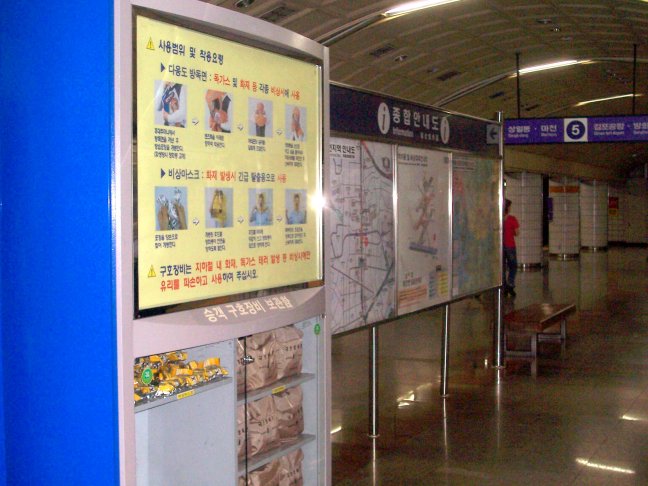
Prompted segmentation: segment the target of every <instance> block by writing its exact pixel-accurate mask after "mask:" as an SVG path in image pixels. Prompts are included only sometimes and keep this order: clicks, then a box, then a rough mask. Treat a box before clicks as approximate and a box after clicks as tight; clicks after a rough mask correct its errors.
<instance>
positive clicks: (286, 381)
mask: <svg viewBox="0 0 648 486" xmlns="http://www.w3.org/2000/svg"><path fill="white" fill-rule="evenodd" d="M314 379H315V375H314V374H312V373H300V374H298V375H293V376H287V377H285V378H282V379H280V380H277V381H275V382H274V383H272V384H271V385H268V386H265V387H263V388H259V389H258V390H252V391H249V392H247V402H248V403H250V402H254V401H256V400H259V399H260V398H263V397H267V396H268V395H275V394H277V393H281V392H282V391H284V390H287V389H288V388H292V387H294V386H297V385H301V384H302V383H306V382H307V381H311V380H314ZM245 401H246V397H245V393H239V394H238V400H237V405H243V404H244V403H245Z"/></svg>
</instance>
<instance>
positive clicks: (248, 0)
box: [234, 0, 254, 8]
mask: <svg viewBox="0 0 648 486" xmlns="http://www.w3.org/2000/svg"><path fill="white" fill-rule="evenodd" d="M253 3H254V0H238V1H237V2H234V6H235V7H236V8H247V7H249V6H250V5H252V4H253Z"/></svg>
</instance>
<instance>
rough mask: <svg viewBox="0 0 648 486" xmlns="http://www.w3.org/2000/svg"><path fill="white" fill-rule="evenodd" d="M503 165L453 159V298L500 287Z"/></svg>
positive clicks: (460, 157) (470, 158)
mask: <svg viewBox="0 0 648 486" xmlns="http://www.w3.org/2000/svg"><path fill="white" fill-rule="evenodd" d="M500 196H501V195H500V162H498V161H495V160H488V159H482V158H478V157H471V156H467V155H456V154H455V155H453V158H452V271H453V277H452V285H453V288H452V296H453V297H460V296H464V295H468V294H472V293H476V292H479V291H483V290H487V289H490V288H493V287H496V286H498V285H500V284H501V280H502V260H501V247H502V232H501V223H500V220H501V216H500V212H499V211H500V204H499V201H500Z"/></svg>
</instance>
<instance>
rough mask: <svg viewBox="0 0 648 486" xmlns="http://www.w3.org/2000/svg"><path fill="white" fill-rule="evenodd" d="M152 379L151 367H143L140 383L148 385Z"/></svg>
mask: <svg viewBox="0 0 648 486" xmlns="http://www.w3.org/2000/svg"><path fill="white" fill-rule="evenodd" d="M152 381H153V370H151V368H144V371H142V383H144V384H145V385H150V384H151V382H152Z"/></svg>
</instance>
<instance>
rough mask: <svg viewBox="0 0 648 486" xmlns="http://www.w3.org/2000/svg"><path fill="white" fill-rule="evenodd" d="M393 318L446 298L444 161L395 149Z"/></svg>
mask: <svg viewBox="0 0 648 486" xmlns="http://www.w3.org/2000/svg"><path fill="white" fill-rule="evenodd" d="M397 181H398V231H397V240H398V314H399V315H402V314H406V313H408V312H414V311H417V310H420V309H425V308H426V307H431V306H433V305H437V304H440V303H442V302H446V301H448V300H449V299H450V288H449V276H450V216H449V207H448V205H449V198H450V157H449V155H448V154H446V153H443V152H438V151H433V150H423V149H416V148H410V147H401V146H399V147H398V176H397Z"/></svg>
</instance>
